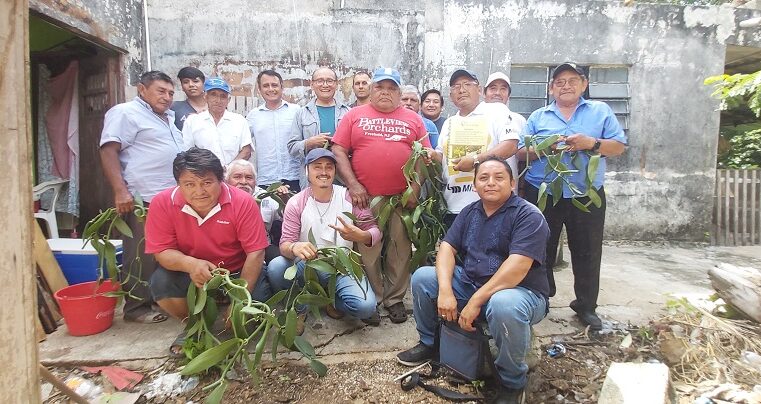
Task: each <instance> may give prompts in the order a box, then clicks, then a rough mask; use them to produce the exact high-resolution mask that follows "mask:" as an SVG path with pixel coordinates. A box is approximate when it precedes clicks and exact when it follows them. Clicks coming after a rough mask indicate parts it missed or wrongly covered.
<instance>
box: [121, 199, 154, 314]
mask: <svg viewBox="0 0 761 404" xmlns="http://www.w3.org/2000/svg"><path fill="white" fill-rule="evenodd" d="M145 207H148V203H147V202H146V203H145ZM125 220H126V221H127V224H128V225H129V227H130V229H132V238H129V237H126V236H124V237H122V240H123V244H122V247H123V252H122V258H123V260H122V269H121V271H120V278H121V280H122V288H123V289H124V290H125V291H129V290H131V294H132V295H133V296H134V297H135V298H131V297H127V298H126V299H125V301H124V317H125V318H135V317H138V316H140V315H141V314H143V313H145V312H148V311H149V310H151V304H153V298H152V297H151V290H150V288H149V287H148V280H150V279H151V276H152V275H153V272H154V271H155V270H156V261H155V259H154V258H153V254H146V253H145V240H144V238H145V223H144V222H143V223H140V222H139V221H138V220H137V217H136V216H135V215H133V214H132V213H130V214H129V215H127V217H126V218H125ZM137 258H139V260H138V259H137ZM141 265H142V268H141Z"/></svg>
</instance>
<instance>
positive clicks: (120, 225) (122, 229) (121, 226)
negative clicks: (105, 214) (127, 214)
mask: <svg viewBox="0 0 761 404" xmlns="http://www.w3.org/2000/svg"><path fill="white" fill-rule="evenodd" d="M114 227H116V230H119V233H121V234H123V235H125V236H127V237H129V238H132V229H130V228H129V226H128V225H127V222H125V221H124V219H122V217H121V216H117V217H116V218H115V219H114Z"/></svg>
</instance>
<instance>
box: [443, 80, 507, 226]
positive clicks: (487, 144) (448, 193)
mask: <svg viewBox="0 0 761 404" xmlns="http://www.w3.org/2000/svg"><path fill="white" fill-rule="evenodd" d="M449 88H450V91H449V97H450V98H451V100H452V102H453V103H454V105H455V106H456V107H457V114H456V115H454V116H451V117H449V118H447V120H446V121H445V122H444V126H443V127H442V130H441V135H439V142H438V146H437V147H436V153H435V154H434V156H433V158H434V160H436V161H440V162H441V164H442V169H443V176H444V182H445V184H446V186H445V187H444V199H445V200H446V202H447V210H448V213H447V215H445V216H444V221H445V223H446V224H447V225H448V226H451V225H452V223H454V219H455V218H456V217H457V215H458V214H459V213H460V210H462V209H463V208H464V207H465V206H468V205H469V204H471V203H473V202H475V201H477V200H478V194H477V193H476V191H475V189H473V168H474V167H475V166H476V164H478V163H479V162H480V161H484V160H486V158H487V157H489V156H496V157H499V158H501V159H506V160H507V162H508V164H509V165H510V167H511V169H512V171H513V176H514V177H515V178H517V177H518V172H517V168H516V166H517V164H516V161H515V157H513V155H514V154H515V152H516V151H517V146H518V137H519V135H520V131H521V129H522V128H520V127H518V126H517V122H512V121H511V120H510V119H509V118H510V110H509V109H508V108H507V106H506V105H504V104H501V103H491V104H489V103H485V102H483V101H481V85H480V84H479V82H478V77H477V76H476V73H474V72H472V71H470V70H465V69H459V70H456V71H455V72H454V73H452V76H451V77H450V78H449ZM463 128H475V129H471V130H476V131H481V132H479V133H477V135H479V136H481V138H482V139H483V143H479V144H477V145H470V146H469V147H471V148H472V147H480V148H481V150H483V151H481V152H469V153H467V154H465V155H464V156H459V157H455V156H456V155H459V153H456V152H455V151H454V148H455V143H454V142H459V141H458V139H456V138H455V139H450V138H451V136H450V134H452V132H454V131H461V130H463ZM484 131H485V133H484ZM457 147H463V146H462V145H460V144H459V143H458V144H457Z"/></svg>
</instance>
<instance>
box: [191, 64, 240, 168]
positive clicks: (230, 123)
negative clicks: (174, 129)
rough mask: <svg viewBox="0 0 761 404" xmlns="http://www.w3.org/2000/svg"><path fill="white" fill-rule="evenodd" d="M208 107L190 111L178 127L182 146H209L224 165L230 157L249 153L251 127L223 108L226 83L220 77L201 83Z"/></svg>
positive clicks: (226, 97)
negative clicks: (191, 112)
mask: <svg viewBox="0 0 761 404" xmlns="http://www.w3.org/2000/svg"><path fill="white" fill-rule="evenodd" d="M203 87H204V91H205V92H206V95H205V98H206V104H207V105H208V107H209V109H208V110H206V111H204V112H201V113H200V114H195V115H190V116H189V117H188V118H187V119H186V120H185V125H184V127H183V128H182V137H183V139H184V140H185V147H186V148H188V149H189V148H191V147H194V146H195V147H198V148H200V149H208V150H211V152H212V153H214V155H216V156H217V158H218V159H219V160H220V161H221V162H222V165H223V166H225V167H227V165H228V164H230V163H231V162H232V161H233V160H239V159H241V160H248V158H249V157H251V150H252V148H251V129H250V128H249V126H248V121H246V118H245V117H244V116H243V115H241V114H236V113H235V112H231V111H228V110H227V104H229V103H230V85H229V84H227V82H226V81H224V80H223V79H222V78H221V77H210V78H208V79H206V82H205V83H204V85H203Z"/></svg>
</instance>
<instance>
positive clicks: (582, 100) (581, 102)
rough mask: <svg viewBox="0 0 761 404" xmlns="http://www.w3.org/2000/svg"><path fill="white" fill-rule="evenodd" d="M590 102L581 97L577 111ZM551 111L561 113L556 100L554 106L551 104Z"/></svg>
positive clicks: (553, 102)
mask: <svg viewBox="0 0 761 404" xmlns="http://www.w3.org/2000/svg"><path fill="white" fill-rule="evenodd" d="M588 102H589V101H587V100H585V99H584V97H579V104H578V105H576V110H578V109H579V108H581V106H582V105H584V104H587V103H588ZM550 110H552V111H554V112H556V113H558V114H559V113H560V109H558V103H557V102H556V101H555V100H553V101H552V104H550Z"/></svg>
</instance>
